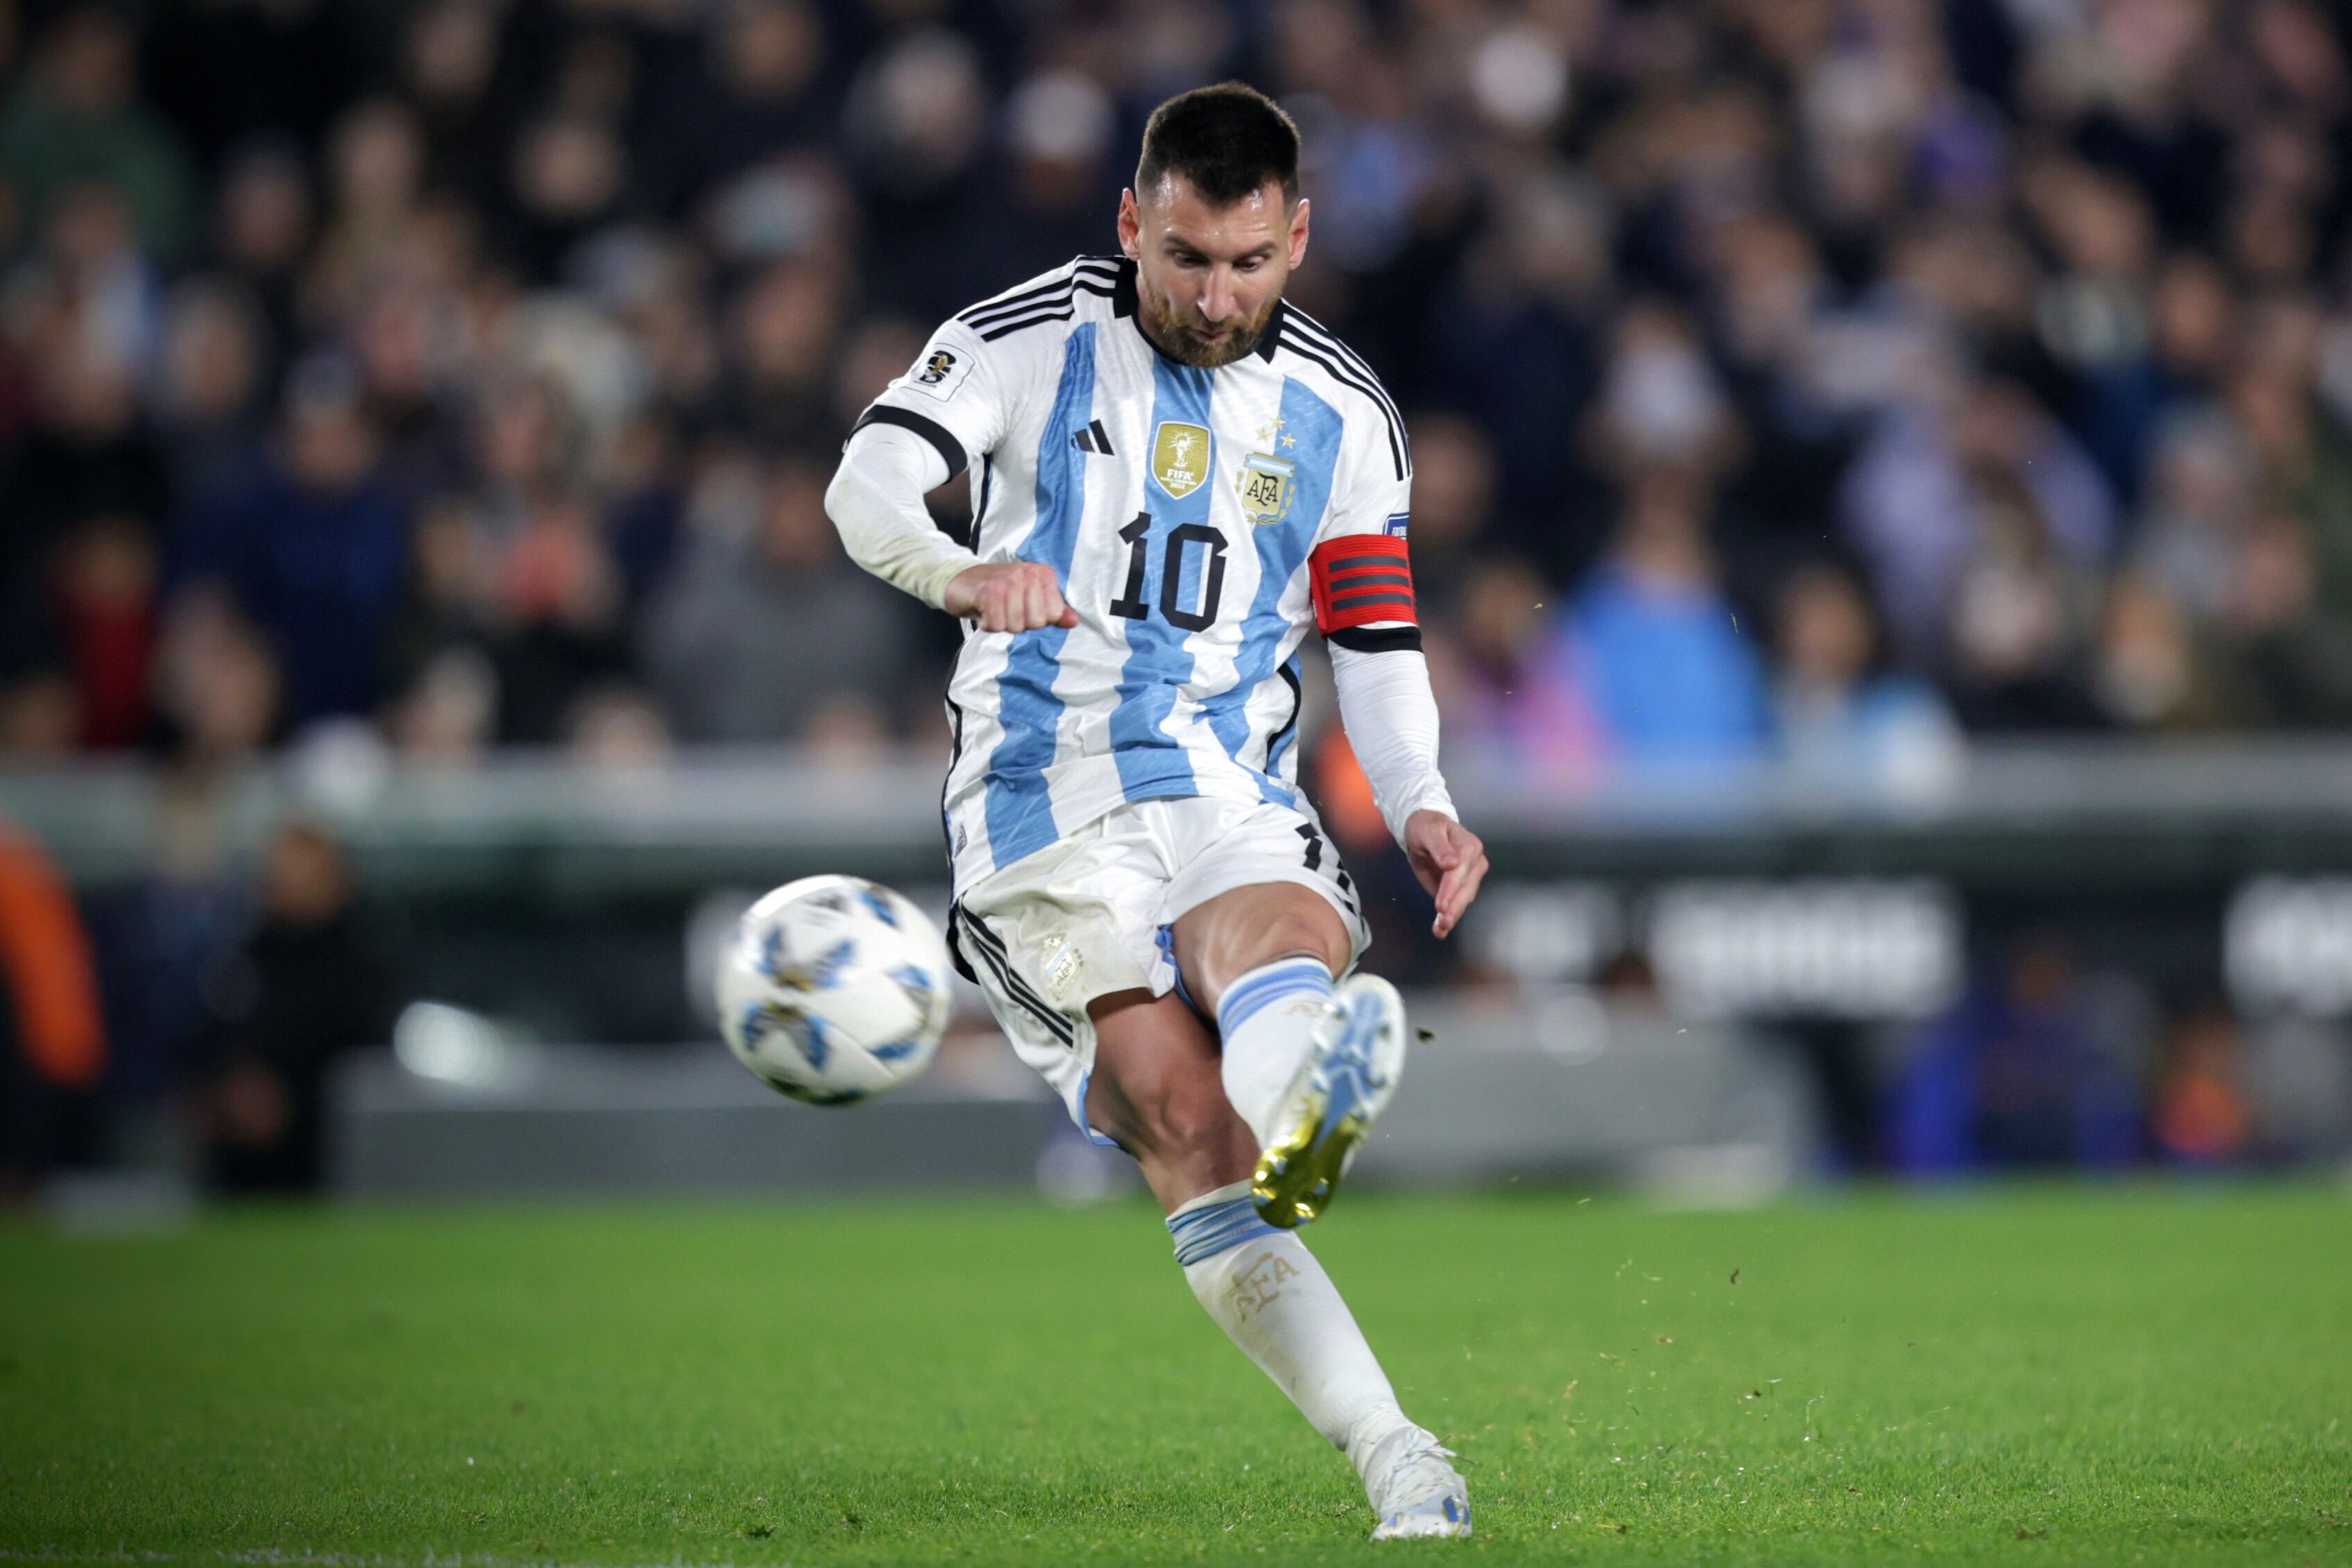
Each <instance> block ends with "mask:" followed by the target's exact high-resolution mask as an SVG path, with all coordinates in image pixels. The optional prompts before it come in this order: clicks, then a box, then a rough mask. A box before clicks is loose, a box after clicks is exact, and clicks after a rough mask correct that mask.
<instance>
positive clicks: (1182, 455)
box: [1151, 419, 1209, 500]
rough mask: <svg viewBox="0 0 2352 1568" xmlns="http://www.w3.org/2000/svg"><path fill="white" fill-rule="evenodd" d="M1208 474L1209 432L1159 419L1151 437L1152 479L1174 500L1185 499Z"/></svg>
mask: <svg viewBox="0 0 2352 1568" xmlns="http://www.w3.org/2000/svg"><path fill="white" fill-rule="evenodd" d="M1208 477H1209V432H1208V430H1207V429H1206V428H1205V427H1204V426H1199V425H1186V424H1182V423H1181V422H1180V421H1177V420H1174V419H1168V420H1163V421H1161V422H1160V429H1159V431H1158V432H1157V433H1156V434H1154V435H1153V437H1152V438H1151V478H1152V480H1153V482H1154V483H1156V484H1158V485H1159V487H1160V489H1163V490H1165V491H1167V492H1168V499H1169V500H1183V499H1184V498H1185V497H1186V496H1188V495H1191V494H1192V492H1193V491H1194V490H1197V489H1200V488H1201V486H1202V483H1204V482H1205V481H1206V480H1207V479H1208Z"/></svg>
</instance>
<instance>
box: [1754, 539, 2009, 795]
mask: <svg viewBox="0 0 2352 1568" xmlns="http://www.w3.org/2000/svg"><path fill="white" fill-rule="evenodd" d="M1774 630H1775V633H1776V636H1777V640H1778V644H1779V649H1780V668H1779V670H1778V672H1777V679H1776V684H1775V690H1774V693H1773V697H1774V718H1775V721H1776V725H1777V730H1778V734H1779V738H1780V751H1781V753H1782V755H1784V756H1785V757H1787V758H1788V760H1789V762H1790V764H1791V765H1792V766H1793V767H1794V768H1795V769H1797V770H1798V772H1799V773H1801V775H1802V776H1803V777H1805V778H1806V779H1807V780H1808V781H1809V782H1811V783H1813V784H1820V785H1829V786H1850V785H1852V784H1853V783H1855V782H1856V781H1864V782H1867V783H1868V784H1876V785H1879V786H1881V787H1886V788H1891V789H1894V790H1896V791H1899V792H1903V793H1906V794H1918V793H1922V792H1932V791H1934V790H1936V789H1937V788H1940V787H1942V786H1944V785H1947V784H1949V783H1950V782H1951V781H1952V778H1953V776H1954V774H1955V773H1956V772H1957V770H1958V767H1959V765H1960V763H1961V762H1962V760H1963V759H1962V752H1963V750H1964V747H1965V742H1963V741H1962V739H1961V737H1960V731H1959V727H1958V724H1957V723H1956V722H1955V721H1953V718H1952V714H1951V710H1950V709H1948V707H1947V706H1946V705H1945V703H1944V700H1943V699H1942V698H1941V697H1939V696H1937V693H1936V689H1935V688H1934V687H1932V686H1930V685H1928V684H1927V682H1925V681H1923V680H1920V679H1917V678H1916V677H1912V676H1906V675H1901V674H1897V673H1895V672H1893V671H1891V670H1888V669H1886V668H1885V667H1884V665H1883V663H1882V650H1881V649H1880V647H1879V642H1878V628H1877V626H1876V625H1875V624H1874V621H1873V619H1872V616H1871V609H1870V602H1869V600H1868V599H1867V598H1866V597H1865V596H1864V594H1863V591H1862V586H1861V584H1858V583H1857V582H1855V580H1854V579H1853V576H1852V575H1851V574H1848V573H1847V572H1846V571H1844V570H1843V568H1841V567H1838V566H1832V565H1826V564H1822V565H1812V566H1807V567H1803V568H1801V569H1799V570H1798V571H1796V572H1794V573H1792V574H1790V577H1789V579H1788V581H1787V582H1786V583H1784V584H1782V585H1781V588H1780V600H1779V616H1778V618H1777V622H1776V625H1775V627H1774Z"/></svg>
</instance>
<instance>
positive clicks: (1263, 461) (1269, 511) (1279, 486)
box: [1241, 452, 1297, 528]
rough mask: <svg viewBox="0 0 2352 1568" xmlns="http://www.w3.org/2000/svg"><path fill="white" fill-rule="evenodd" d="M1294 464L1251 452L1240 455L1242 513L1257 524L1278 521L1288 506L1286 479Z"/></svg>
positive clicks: (1288, 488) (1295, 467)
mask: <svg viewBox="0 0 2352 1568" xmlns="http://www.w3.org/2000/svg"><path fill="white" fill-rule="evenodd" d="M1296 471H1297V464H1296V463H1293V462H1292V461H1291V460H1290V459H1289V458H1271V457H1268V456H1267V455H1266V454H1265V453H1264V452H1252V453H1251V454H1250V455H1249V456H1248V457H1246V458H1243V459H1242V477H1241V492H1242V515H1243V516H1244V517H1245V518H1248V519H1249V520H1250V521H1251V522H1253V523H1255V524H1256V525H1257V526H1258V527H1260V528H1264V527H1265V526H1267V525H1268V524H1269V523H1276V522H1280V521H1282V515H1283V513H1285V512H1286V511H1288V510H1290V479H1291V475H1292V474H1293V473H1294V472H1296Z"/></svg>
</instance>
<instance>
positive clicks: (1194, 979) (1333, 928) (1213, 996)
mask: <svg viewBox="0 0 2352 1568" xmlns="http://www.w3.org/2000/svg"><path fill="white" fill-rule="evenodd" d="M1171 929H1172V931H1173V934H1174V939H1175V946H1176V964H1177V967H1178V968H1179V969H1181V971H1182V972H1183V974H1184V985H1185V989H1186V990H1188V991H1190V992H1191V993H1192V1000H1193V1001H1194V1002H1196V1003H1198V1004H1199V1005H1200V1006H1201V1007H1202V1010H1204V1011H1205V1012H1207V1013H1209V1014H1210V1015H1211V1016H1214V1015H1215V1013H1216V1010H1217V1004H1218V1003H1219V1002H1220V1001H1221V1000H1223V997H1224V994H1225V987H1226V986H1228V985H1231V984H1233V983H1234V981H1235V980H1238V979H1240V978H1241V977H1242V976H1243V975H1244V974H1247V973H1249V972H1250V971H1251V970H1253V969H1255V968H1257V967H1258V966H1259V965H1261V964H1266V963H1274V962H1275V961H1276V959H1281V958H1291V957H1296V956H1298V955H1300V954H1304V955H1306V956H1307V957H1309V958H1318V959H1321V960H1322V961H1323V964H1324V967H1326V968H1328V970H1330V971H1331V973H1333V974H1340V973H1345V972H1346V971H1347V969H1348V966H1349V964H1350V963H1353V962H1354V960H1355V955H1356V951H1357V949H1356V942H1355V933H1354V932H1353V931H1350V930H1349V927H1348V922H1347V921H1345V920H1344V919H1342V918H1341V916H1340V914H1339V910H1337V909H1335V908H1333V907H1332V904H1331V902H1330V900H1328V899H1326V898H1324V897H1323V896H1322V895H1321V894H1320V893H1318V892H1317V891H1316V890H1315V889H1311V888H1306V887H1301V886H1300V885H1299V884H1297V882H1287V881H1286V882H1258V883H1253V884H1251V885H1249V886H1247V887H1241V888H1234V889H1228V890H1227V891H1225V892H1222V893H1219V894H1218V895H1217V896H1216V897H1215V898H1213V899H1211V900H1209V901H1208V902H1206V903H1204V904H1199V905H1196V906H1194V907H1193V908H1192V909H1190V910H1186V911H1185V912H1184V913H1183V914H1181V915H1180V916H1178V917H1177V918H1176V921H1175V922H1174V925H1173V927H1172V928H1171Z"/></svg>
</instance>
